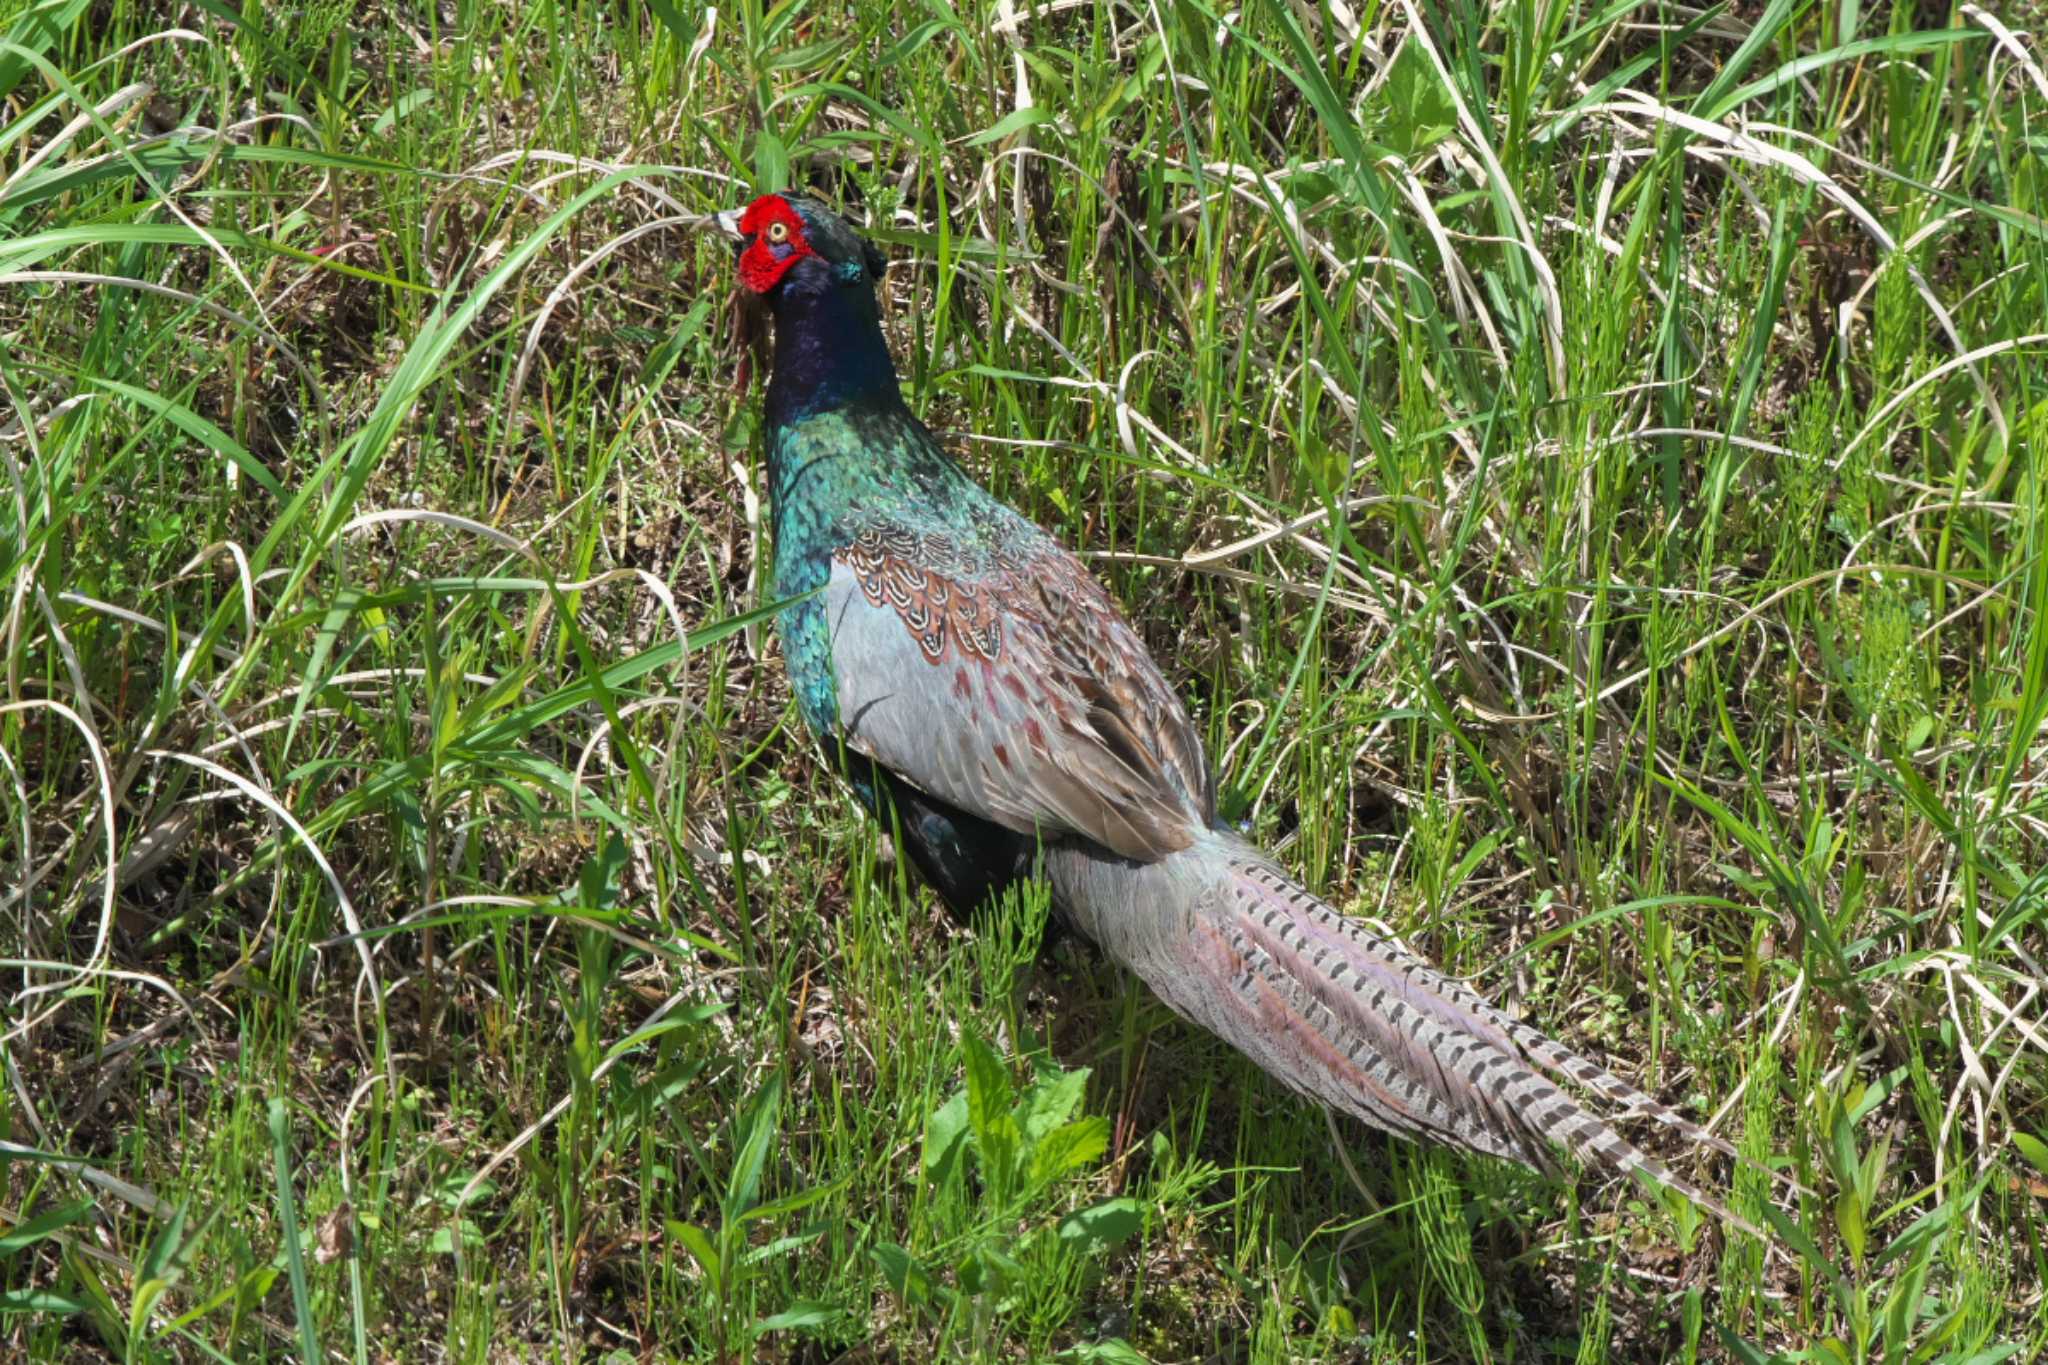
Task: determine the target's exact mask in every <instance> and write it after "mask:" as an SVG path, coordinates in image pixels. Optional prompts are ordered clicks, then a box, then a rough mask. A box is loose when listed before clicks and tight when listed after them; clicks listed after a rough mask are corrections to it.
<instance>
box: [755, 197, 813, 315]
mask: <svg viewBox="0 0 2048 1365" xmlns="http://www.w3.org/2000/svg"><path fill="white" fill-rule="evenodd" d="M739 226H740V233H741V235H742V236H744V237H746V238H747V247H746V250H744V251H742V252H741V253H740V264H739V271H740V283H741V284H743V285H745V286H746V287H747V288H749V289H751V290H753V291H754V292H755V293H756V294H765V293H767V292H768V291H769V290H771V289H773V288H774V287H775V286H776V285H778V284H780V283H782V277H783V276H784V275H787V274H788V273H789V270H790V267H791V266H794V265H795V264H796V263H797V262H798V261H800V260H802V259H803V258H804V257H806V256H812V255H815V254H817V253H816V252H814V251H813V250H812V249H811V244H810V242H809V240H808V239H806V238H805V236H804V220H803V218H802V217H801V216H800V215H799V214H798V213H797V211H796V210H795V209H793V208H791V207H790V206H789V201H788V200H786V199H784V198H783V197H782V196H781V195H779V194H764V195H762V196H761V197H760V198H759V199H756V200H755V201H754V202H753V203H751V204H749V205H747V211H746V212H745V213H743V214H741V215H740V225H739Z"/></svg>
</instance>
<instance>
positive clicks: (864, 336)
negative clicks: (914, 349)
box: [765, 280, 903, 431]
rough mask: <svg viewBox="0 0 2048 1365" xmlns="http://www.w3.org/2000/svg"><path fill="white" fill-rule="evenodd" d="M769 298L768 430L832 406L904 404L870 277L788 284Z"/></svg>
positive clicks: (832, 407)
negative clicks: (772, 352) (812, 286)
mask: <svg viewBox="0 0 2048 1365" xmlns="http://www.w3.org/2000/svg"><path fill="white" fill-rule="evenodd" d="M791 283H792V284H794V283H795V282H794V281H792V282H791ZM769 306H770V307H771V308H772V309H773V310H774V313H775V370H774V373H773V374H772V375H770V376H769V379H768V398H767V403H766V412H765V415H766V417H767V419H768V427H769V430H770V431H773V430H775V429H776V428H778V427H783V426H787V425H788V424H790V423H792V422H796V421H800V420H802V419H803V418H805V417H810V416H814V415H815V414H817V413H821V412H830V411H832V410H834V409H837V408H846V407H856V406H858V407H865V408H869V409H887V408H901V407H902V406H903V396H902V394H901V393H900V392H899V391H898V389H897V387H896V367H895V366H894V365H893V364H892V363H891V362H890V360H889V343H888V342H886V341H884V340H883V339H882V316H881V312H880V311H879V310H878V309H877V308H876V306H875V288H874V285H873V283H872V282H870V281H866V280H861V281H858V282H846V281H843V280H833V281H831V282H830V283H827V284H825V287H824V288H822V289H802V290H799V289H795V288H792V287H790V286H789V285H785V286H784V287H783V288H781V289H778V290H777V291H775V293H774V294H773V295H772V296H770V300H769Z"/></svg>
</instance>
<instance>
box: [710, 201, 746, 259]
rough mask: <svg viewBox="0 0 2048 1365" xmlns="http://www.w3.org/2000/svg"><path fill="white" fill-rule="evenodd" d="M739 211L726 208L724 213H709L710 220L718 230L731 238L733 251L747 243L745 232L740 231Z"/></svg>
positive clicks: (742, 247)
mask: <svg viewBox="0 0 2048 1365" xmlns="http://www.w3.org/2000/svg"><path fill="white" fill-rule="evenodd" d="M740 212H741V210H739V209H727V210H726V211H725V212H724V213H714V214H712V215H711V221H712V223H713V224H714V225H716V226H717V228H718V230H719V231H720V232H722V233H724V234H725V235H726V236H728V237H730V238H732V242H731V246H732V249H733V250H734V251H735V252H738V251H741V250H744V249H745V247H746V245H747V234H746V233H744V232H741V231H740Z"/></svg>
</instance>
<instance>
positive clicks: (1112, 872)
mask: <svg viewBox="0 0 2048 1365" xmlns="http://www.w3.org/2000/svg"><path fill="white" fill-rule="evenodd" d="M1048 870H1049V871H1050V873H1051V876H1052V879H1053V885H1054V889H1055V892H1056V894H1057V896H1058V898H1059V900H1060V901H1061V903H1062V904H1063V906H1065V908H1066V910H1067V913H1068V914H1069V916H1070V917H1071V918H1073V919H1074V920H1075V921H1076V927H1077V928H1079V929H1080V930H1081V931H1082V932H1084V933H1086V934H1087V935H1088V936H1089V937H1091V938H1093V939H1094V940H1095V941H1096V942H1097V943H1099V944H1100V945H1101V946H1102V948H1103V949H1104V951H1106V952H1107V953H1109V955H1110V956H1112V957H1114V958H1116V959H1118V960H1119V961H1121V962H1123V963H1124V965H1126V966H1127V967H1129V968H1130V969H1131V970H1133V971H1135V972H1136V973H1137V974H1138V975H1139V976H1141V977H1143V978H1144V980H1145V981H1146V983H1147V984H1149V985H1150V986H1151V987H1152V989H1153V990H1154V991H1155V992H1157V993H1158V995H1159V996H1160V997H1161V998H1162V999H1164V1000H1165V1001H1166V1002H1167V1003H1168V1004H1169V1005H1171V1006H1173V1008H1174V1009H1176V1010H1177V1011H1179V1012H1180V1013H1181V1014H1183V1015H1186V1016H1187V1017H1188V1018H1190V1019H1193V1020H1194V1021H1195V1022H1197V1023H1199V1024H1201V1025H1202V1026H1203V1027H1205V1028H1207V1029H1209V1030H1210V1031H1212V1032H1214V1033H1215V1034H1217V1035H1218V1036H1219V1037H1221V1038H1223V1039H1224V1040H1225V1041H1227V1042H1229V1043H1230V1044H1232V1045H1233V1046H1235V1047H1236V1048H1238V1049H1239V1050H1240V1051H1242V1052H1243V1053H1245V1055H1247V1056H1248V1057H1250V1058H1251V1059H1252V1060H1253V1061H1255V1062H1257V1063H1258V1064H1259V1065H1260V1066H1261V1067H1263V1068H1264V1069H1265V1070H1266V1071H1268V1072H1270V1073H1271V1074H1272V1075H1274V1076H1275V1077H1277V1078H1279V1079H1280V1080H1281V1081H1284V1082H1285V1083H1286V1084H1288V1085H1289V1086H1291V1087H1293V1088H1294V1089H1296V1090H1298V1091H1301V1092H1302V1093H1303V1094H1306V1095H1310V1096H1313V1097H1314V1098H1316V1099H1319V1100H1321V1101H1323V1102H1324V1103H1325V1104H1328V1105H1329V1106H1331V1107H1332V1108H1334V1109H1339V1110H1342V1111H1344V1112H1346V1113H1350V1114H1355V1115H1357V1116H1358V1117H1359V1118H1361V1119H1364V1120H1365V1121H1366V1122H1367V1123H1370V1124H1372V1125H1373V1126H1375V1127H1378V1128H1383V1129H1385V1130H1386V1131H1388V1132H1391V1133H1396V1134H1398V1135H1400V1136H1403V1137H1408V1138H1413V1139H1418V1140H1425V1141H1431V1142H1437V1143H1441V1144H1443V1145H1444V1146H1447V1147H1455V1148H1460V1149H1463V1150H1467V1151H1474V1152H1484V1153H1487V1154H1489V1155H1492V1156H1498V1157H1505V1158H1507V1159H1509V1160H1513V1161H1520V1162H1524V1163H1526V1164H1528V1165H1531V1166H1534V1167H1537V1168H1539V1169H1544V1170H1549V1169H1552V1168H1553V1166H1554V1148H1556V1147H1564V1148H1567V1149H1569V1150H1571V1151H1573V1152H1575V1153H1577V1154H1578V1155H1579V1156H1580V1157H1581V1158H1582V1159H1584V1160H1586V1161H1588V1162H1589V1163H1592V1164H1594V1165H1597V1166H1600V1167H1602V1168H1605V1169H1608V1170H1612V1171H1617V1172H1641V1173H1642V1174H1643V1175H1645V1176H1647V1177H1648V1178H1649V1179H1651V1180H1652V1181H1654V1182H1656V1183H1657V1184H1659V1185H1663V1186H1666V1187H1668V1188H1670V1189H1674V1190H1677V1191H1679V1192H1680V1193H1682V1194H1684V1195H1686V1196H1687V1197H1688V1198H1690V1199H1692V1200H1694V1201H1695V1202H1697V1203H1699V1204H1700V1205H1702V1206H1704V1207H1705V1208H1707V1209H1710V1210H1712V1211H1713V1212H1714V1213H1715V1214H1717V1215H1718V1216H1720V1217H1721V1218H1723V1219H1725V1220H1726V1221H1728V1222H1730V1223H1732V1224H1735V1225H1736V1226H1739V1227H1742V1228H1743V1229H1744V1230H1746V1231H1750V1232H1755V1231H1756V1229H1755V1228H1753V1227H1752V1226H1751V1225H1750V1224H1749V1223H1747V1222H1746V1221H1744V1220H1743V1219H1741V1218H1738V1217H1736V1216H1735V1215H1734V1214H1732V1213H1730V1212H1729V1211H1728V1210H1727V1209H1726V1208H1725V1207H1723V1206H1722V1204H1721V1203H1720V1202H1719V1201H1717V1200H1716V1199H1714V1198H1713V1197H1712V1196H1710V1195H1708V1194H1706V1193H1705V1192H1704V1191H1702V1190H1700V1189H1699V1188H1697V1187H1696V1186H1694V1185H1693V1184H1691V1183H1690V1182H1688V1181H1686V1180H1684V1179H1682V1178H1680V1177H1679V1176H1677V1175H1675V1174H1673V1173H1672V1172H1671V1171H1670V1170H1669V1169H1668V1168H1667V1167H1665V1166H1664V1165H1663V1164H1662V1163H1660V1162H1658V1161H1657V1160H1655V1159H1654V1158H1652V1157H1650V1156H1648V1155H1646V1154H1644V1153H1643V1152H1642V1151H1640V1150H1638V1149H1637V1148H1636V1147H1635V1146H1634V1145H1633V1144H1632V1143H1630V1142H1629V1141H1628V1140H1627V1139H1626V1138H1623V1137H1622V1136H1621V1135H1620V1134H1618V1133H1616V1132H1615V1131H1614V1129H1613V1128H1612V1127H1610V1126H1609V1125H1608V1123H1607V1122H1606V1121H1604V1120H1603V1119H1601V1118H1600V1117H1598V1116H1597V1115H1595V1114H1594V1113H1593V1112H1591V1111H1590V1110H1589V1109H1588V1108H1586V1107H1585V1105H1584V1104H1583V1103H1582V1102H1581V1101H1579V1100H1578V1099H1575V1098H1574V1097H1573V1096H1572V1095H1571V1094H1569V1093H1567V1092H1566V1091H1565V1090H1563V1089H1562V1088H1560V1086H1559V1085H1558V1084H1556V1080H1558V1079H1562V1080H1565V1081H1569V1082H1571V1083H1573V1084H1576V1085H1579V1086H1582V1087H1584V1088H1585V1089H1586V1090H1587V1091H1590V1092H1592V1093H1593V1094H1595V1095H1597V1096H1599V1097H1600V1098H1601V1099H1602V1100H1604V1101H1606V1102H1608V1103H1610V1104H1613V1105H1616V1106H1619V1113H1618V1114H1617V1117H1642V1118H1648V1119H1651V1120H1654V1121H1656V1122H1658V1123H1661V1124H1663V1125H1665V1126H1667V1127H1669V1128H1672V1129H1674V1130H1675V1131H1677V1132H1678V1133H1680V1134H1682V1135H1683V1136H1684V1137H1686V1138H1687V1139H1689V1140H1690V1141H1692V1142H1694V1143H1696V1144H1699V1145H1701V1146H1706V1147H1711V1148H1713V1149H1714V1150H1716V1151H1720V1152H1727V1153H1730V1154H1731V1155H1732V1154H1733V1149H1732V1148H1731V1147H1730V1146H1729V1145H1728V1144H1727V1143H1726V1142H1724V1141H1722V1140H1721V1139H1720V1138H1717V1137H1715V1136H1713V1135H1712V1134H1711V1133H1708V1132H1707V1131H1706V1130H1704V1129H1702V1128H1701V1127H1699V1125H1697V1124H1695V1123H1693V1122H1691V1121H1690V1120H1688V1119H1686V1118H1685V1117H1683V1116H1682V1115H1680V1114H1678V1113H1676V1112H1674V1111H1673V1110H1671V1109H1670V1108H1668V1107H1666V1106H1665V1105H1663V1104H1660V1103H1659V1102H1658V1101H1657V1100H1655V1099H1653V1098H1652V1097H1651V1096H1649V1095H1647V1094H1645V1093H1643V1091H1641V1090H1640V1089H1638V1088H1636V1087H1635V1086H1633V1085H1630V1084H1629V1083H1628V1082H1627V1081H1625V1080H1623V1079H1621V1078H1620V1077H1619V1076H1616V1075H1614V1074H1613V1073H1611V1072H1609V1071H1608V1070H1606V1069H1605V1068H1604V1067H1601V1066H1600V1065H1598V1064H1597V1063H1595V1062H1591V1061H1588V1060H1587V1059H1585V1058H1584V1057H1581V1056H1579V1055H1577V1054H1576V1053H1574V1052H1572V1051H1570V1050H1569V1049H1567V1048H1566V1047H1564V1046H1563V1045H1562V1044H1560V1043H1557V1042H1555V1041H1554V1040H1552V1039H1550V1038H1547V1037H1545V1036H1544V1035H1543V1034H1542V1033H1540V1032H1538V1031H1537V1030H1536V1029H1534V1028H1531V1027H1530V1026H1529V1025H1527V1024H1525V1023H1523V1022H1521V1021H1520V1020H1518V1019H1515V1018H1514V1017H1512V1016H1511V1015H1509V1014H1507V1013H1506V1012H1504V1011H1502V1010H1501V1009H1499V1008H1498V1007H1496V1006H1494V1005H1492V1004H1490V1003H1488V1002H1487V1001H1486V1000H1485V999H1483V998H1482V997H1480V996H1479V995H1478V994H1477V993H1476V992H1474V991H1472V990H1471V989H1469V988H1467V987H1466V986H1464V985H1461V984H1460V983H1458V982H1456V981H1453V980H1451V979H1449V978H1448V977H1446V976H1444V975H1443V974H1442V973H1440V972H1438V971H1436V970H1435V969H1434V968H1432V967H1430V966H1429V965H1428V964H1427V963H1424V962H1423V961H1421V960H1420V959H1418V958H1417V957H1415V956H1414V955H1413V954H1411V953H1409V952H1408V951H1406V950H1405V949H1403V948H1402V947H1401V946H1400V945H1399V944H1397V943H1394V942H1393V941H1391V940H1389V939H1387V938H1384V937H1382V936H1380V935H1378V934H1375V933H1373V932H1372V931H1371V930H1369V929H1367V928H1366V927H1365V926H1364V925H1363V924H1361V923H1359V922H1358V921H1357V920H1354V919H1350V918H1347V917H1346V916H1344V915H1342V914H1340V913H1338V912H1337V911H1336V910H1335V909H1333V908H1331V907H1330V906H1329V905H1327V904H1325V903H1324V902H1323V901H1320V900H1318V899H1317V898H1316V897H1314V896H1312V895H1310V894H1309V893H1308V892H1307V891H1305V890H1303V889H1302V888H1301V887H1299V886H1297V885H1296V884H1295V883H1294V882H1293V881H1292V880H1290V879H1289V878H1288V877H1287V875H1286V874H1285V873H1283V872H1282V871H1281V870H1280V869H1279V868H1278V867H1276V866H1275V865H1274V864H1273V863H1272V862H1270V861H1269V860H1267V859H1266V858H1265V857H1264V856H1263V855H1261V854H1259V853H1258V852H1257V851H1256V850H1254V849H1253V848H1251V847H1250V846H1249V845H1247V844H1245V843H1243V842H1242V841H1240V840H1238V839H1236V838H1235V837H1234V836H1231V835H1228V834H1224V833H1221V832H1216V833H1212V834H1210V835H1208V836H1207V837H1205V838H1204V839H1202V840H1201V841H1198V842H1197V843H1196V844H1195V845H1194V846H1192V847H1190V848H1188V849H1186V850H1185V851H1183V852H1180V853H1176V854H1172V855H1169V856H1168V857H1167V858H1164V859H1162V860H1160V861H1159V862H1157V863H1152V864H1136V863H1131V862H1127V861H1124V860H1121V859H1114V858H1109V857H1105V856H1103V855H1101V854H1100V853H1090V852H1085V851H1082V850H1055V851H1052V852H1050V853H1049V855H1048Z"/></svg>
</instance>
